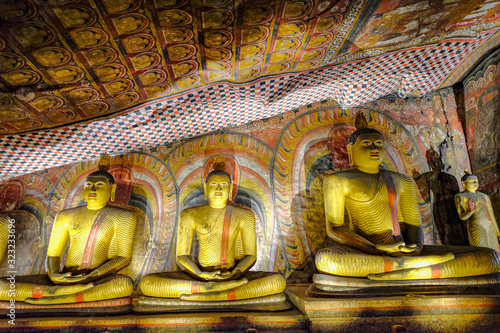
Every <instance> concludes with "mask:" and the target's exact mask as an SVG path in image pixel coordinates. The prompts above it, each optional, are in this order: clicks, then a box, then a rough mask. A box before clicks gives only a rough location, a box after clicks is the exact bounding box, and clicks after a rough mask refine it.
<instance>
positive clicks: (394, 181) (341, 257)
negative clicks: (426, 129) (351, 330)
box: [315, 112, 500, 283]
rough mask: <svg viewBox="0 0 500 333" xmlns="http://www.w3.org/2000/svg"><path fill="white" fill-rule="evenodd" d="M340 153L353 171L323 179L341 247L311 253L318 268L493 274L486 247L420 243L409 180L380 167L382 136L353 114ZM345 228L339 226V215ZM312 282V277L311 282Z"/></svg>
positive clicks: (422, 275)
mask: <svg viewBox="0 0 500 333" xmlns="http://www.w3.org/2000/svg"><path fill="white" fill-rule="evenodd" d="M356 128H357V130H356V131H355V132H354V133H353V134H352V135H351V136H350V137H349V141H348V146H347V151H348V154H349V162H350V164H351V165H352V164H353V165H354V168H352V169H347V170H345V171H340V172H337V173H335V174H332V175H329V176H327V177H325V180H324V196H325V214H326V229H327V234H328V236H329V237H330V238H332V239H333V240H334V241H336V242H338V243H340V244H341V245H339V246H336V247H335V248H326V249H322V250H320V251H318V253H317V255H316V258H315V263H316V267H317V269H318V270H319V271H320V272H322V273H324V274H329V275H336V276H343V277H358V278H368V279H372V280H413V279H437V278H451V277H466V276H475V275H483V274H489V273H494V272H498V271H499V270H500V256H499V254H498V253H497V252H495V251H493V250H491V249H487V248H477V247H465V246H464V247H460V246H431V245H422V243H423V232H422V229H421V216H420V210H419V206H418V197H417V194H416V190H415V187H414V184H413V181H412V180H411V179H410V178H409V177H407V176H404V175H402V174H399V173H395V172H391V171H387V170H381V169H380V168H379V166H380V164H381V163H382V157H383V154H384V139H383V136H382V134H381V133H379V132H378V131H376V130H374V129H370V128H368V123H367V121H366V118H365V117H364V114H362V113H360V112H358V114H357V115H356ZM345 211H347V214H348V217H349V219H350V224H351V226H350V228H346V227H345V226H344V214H345V213H344V212H345ZM315 281H316V282H317V283H322V282H318V281H317V279H315Z"/></svg>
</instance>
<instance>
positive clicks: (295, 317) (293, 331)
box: [0, 309, 308, 333]
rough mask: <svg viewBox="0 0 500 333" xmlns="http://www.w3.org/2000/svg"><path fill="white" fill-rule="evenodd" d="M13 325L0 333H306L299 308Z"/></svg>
mask: <svg viewBox="0 0 500 333" xmlns="http://www.w3.org/2000/svg"><path fill="white" fill-rule="evenodd" d="M15 324H16V326H12V325H10V324H9V323H8V322H7V319H3V318H2V319H0V332H45V333H46V332H63V333H102V332H109V333H113V332H139V333H144V332H148V333H149V332H151V333H157V332H175V333H177V332H179V333H181V332H182V333H184V332H219V333H224V332H227V333H239V332H249V333H257V332H258V333H262V332H281V333H282V332H286V333H289V332H290V333H306V332H308V328H307V327H308V324H307V322H306V319H305V317H304V315H302V314H301V313H300V311H298V310H296V309H294V310H288V311H283V312H217V313H182V314H179V313H173V314H149V315H137V314H127V315H120V316H109V317H88V318H82V317H79V318H77V317H65V318H57V319H56V318H16V320H15Z"/></svg>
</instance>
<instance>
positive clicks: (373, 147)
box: [347, 133, 384, 172]
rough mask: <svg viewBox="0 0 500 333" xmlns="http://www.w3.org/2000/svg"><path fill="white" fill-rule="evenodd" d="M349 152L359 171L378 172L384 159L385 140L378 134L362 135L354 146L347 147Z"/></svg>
mask: <svg viewBox="0 0 500 333" xmlns="http://www.w3.org/2000/svg"><path fill="white" fill-rule="evenodd" d="M347 152H348V153H349V154H351V157H352V160H353V162H354V165H355V166H356V167H357V168H358V169H366V170H362V171H367V172H371V171H373V172H378V170H379V166H380V164H381V163H382V159H383V157H384V139H383V137H382V136H381V135H380V134H377V133H366V134H361V135H360V136H359V137H358V139H357V140H356V142H355V143H354V144H353V145H352V146H347Z"/></svg>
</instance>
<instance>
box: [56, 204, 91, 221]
mask: <svg viewBox="0 0 500 333" xmlns="http://www.w3.org/2000/svg"><path fill="white" fill-rule="evenodd" d="M86 209H87V206H85V205H83V206H78V207H73V208H68V209H63V210H61V211H60V212H59V213H57V217H58V218H63V217H66V216H73V215H74V214H77V213H78V212H80V211H82V210H86Z"/></svg>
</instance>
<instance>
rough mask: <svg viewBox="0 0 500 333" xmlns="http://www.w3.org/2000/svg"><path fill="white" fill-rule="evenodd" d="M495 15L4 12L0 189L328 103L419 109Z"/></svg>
mask: <svg viewBox="0 0 500 333" xmlns="http://www.w3.org/2000/svg"><path fill="white" fill-rule="evenodd" d="M499 8H500V2H499V1H490V0H474V1H460V0H450V1H445V2H443V1H433V2H429V1H424V0H420V1H419V0H412V1H394V0H383V1H380V0H338V1H323V0H314V1H313V0H276V1H267V2H266V1H260V0H259V1H250V0H245V1H231V0H227V1H226V0H217V1H212V0H210V1H208V0H207V1H205V0H203V1H187V0H177V1H174V0H172V1H160V0H157V1H155V0H144V1H125V0H116V1H107V0H79V1H76V0H50V1H38V2H37V1H33V0H18V1H13V2H11V1H8V5H6V6H5V7H4V8H3V9H4V10H3V11H2V13H0V16H1V18H2V21H1V22H0V26H1V29H2V32H3V34H2V36H0V149H1V150H0V153H1V154H2V155H1V156H2V158H1V159H0V179H4V177H5V178H7V177H9V176H14V175H16V176H17V175H20V174H21V173H22V172H26V173H29V172H36V171H39V170H42V169H45V168H52V167H56V166H62V165H67V164H70V163H73V162H76V161H82V160H88V159H93V158H97V157H98V156H99V155H100V154H101V153H103V152H104V151H108V152H111V153H112V154H123V153H129V152H131V151H135V150H137V149H143V148H147V147H151V146H154V145H158V144H164V145H167V144H170V143H172V142H174V141H175V140H181V139H185V138H189V137H193V136H196V135H201V134H205V133H208V132H210V131H214V130H218V129H221V128H225V127H227V126H237V125H241V124H244V123H247V122H250V121H256V120H258V119H264V118H268V117H272V116H275V115H277V114H280V113H283V112H286V111H289V110H292V109H294V108H297V107H300V106H301V105H306V104H310V103H314V102H318V101H321V100H325V99H329V98H333V99H335V100H336V101H337V102H338V103H339V104H340V105H342V106H344V107H354V106H359V105H361V104H364V103H366V102H368V101H373V100H376V99H378V98H380V97H382V96H385V95H387V94H389V93H391V92H394V91H397V92H398V96H399V97H406V96H422V95H424V94H426V93H429V92H430V91H433V90H435V89H438V88H440V87H444V86H449V85H451V84H453V83H455V82H457V81H458V80H459V79H460V78H461V74H463V73H465V72H466V71H468V70H469V69H470V68H471V67H472V66H473V65H474V61H473V60H474V59H478V57H479V56H481V55H482V54H484V53H486V52H489V51H490V50H491V49H492V48H493V47H495V46H496V45H498V38H499V35H500V34H499V33H498V31H499V26H500V19H499V15H498V14H497V12H498V10H499ZM471 59H472V60H471ZM152 133H154V135H153V137H154V139H152V137H151V135H152ZM69 146H71V149H68V147H69Z"/></svg>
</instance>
